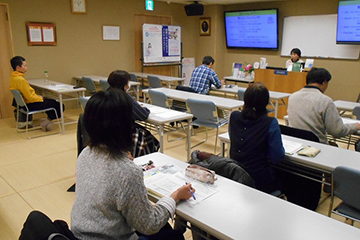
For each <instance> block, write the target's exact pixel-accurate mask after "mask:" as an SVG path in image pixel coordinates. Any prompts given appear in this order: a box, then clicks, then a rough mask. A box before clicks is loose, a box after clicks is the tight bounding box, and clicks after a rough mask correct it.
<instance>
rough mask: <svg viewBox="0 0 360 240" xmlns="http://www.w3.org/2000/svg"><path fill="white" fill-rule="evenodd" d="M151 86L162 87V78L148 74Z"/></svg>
mask: <svg viewBox="0 0 360 240" xmlns="http://www.w3.org/2000/svg"><path fill="white" fill-rule="evenodd" d="M147 79H148V81H149V85H150V87H151V88H161V87H162V85H161V80H160V78H158V77H157V76H152V75H148V77H147Z"/></svg>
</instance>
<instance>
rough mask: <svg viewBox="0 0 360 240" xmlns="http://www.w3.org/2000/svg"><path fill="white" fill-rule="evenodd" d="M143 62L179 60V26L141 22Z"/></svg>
mask: <svg viewBox="0 0 360 240" xmlns="http://www.w3.org/2000/svg"><path fill="white" fill-rule="evenodd" d="M142 29H143V59H144V60H143V61H144V63H159V62H181V27H180V26H171V25H157V24H146V23H144V24H143V27H142Z"/></svg>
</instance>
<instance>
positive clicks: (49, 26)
mask: <svg viewBox="0 0 360 240" xmlns="http://www.w3.org/2000/svg"><path fill="white" fill-rule="evenodd" d="M26 32H27V40H28V45H29V46H56V45H57V41H56V27H55V24H54V23H42V22H27V23H26Z"/></svg>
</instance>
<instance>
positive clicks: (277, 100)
mask: <svg viewBox="0 0 360 240" xmlns="http://www.w3.org/2000/svg"><path fill="white" fill-rule="evenodd" d="M278 108H279V99H276V100H275V118H277V116H278Z"/></svg>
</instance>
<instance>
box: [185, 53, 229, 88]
mask: <svg viewBox="0 0 360 240" xmlns="http://www.w3.org/2000/svg"><path fill="white" fill-rule="evenodd" d="M214 63H215V60H214V59H213V58H212V57H211V56H205V57H204V59H203V61H202V65H201V66H199V67H196V68H195V69H194V70H193V72H192V74H191V78H190V84H189V86H190V87H191V88H193V89H194V90H195V91H196V92H197V93H200V94H209V91H210V86H211V84H213V85H215V87H216V88H221V86H222V85H224V81H223V80H221V81H220V80H219V78H218V76H217V75H216V73H215V71H214V70H213V69H212V68H213V66H214Z"/></svg>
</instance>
